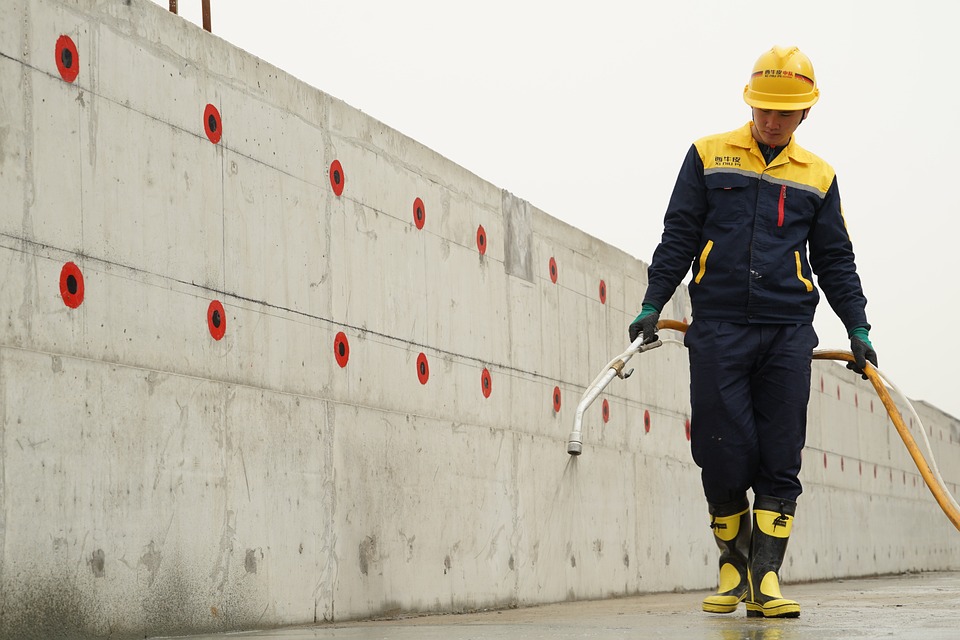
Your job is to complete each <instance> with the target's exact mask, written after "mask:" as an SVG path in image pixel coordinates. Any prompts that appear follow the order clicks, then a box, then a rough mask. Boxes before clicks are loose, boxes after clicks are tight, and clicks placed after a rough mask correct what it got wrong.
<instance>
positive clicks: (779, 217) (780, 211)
mask: <svg viewBox="0 0 960 640" xmlns="http://www.w3.org/2000/svg"><path fill="white" fill-rule="evenodd" d="M786 199H787V185H785V184H782V185H780V203H779V204H778V205H777V226H778V227H782V226H783V201H784V200H786Z"/></svg>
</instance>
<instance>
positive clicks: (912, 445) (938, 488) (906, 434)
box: [657, 320, 960, 531]
mask: <svg viewBox="0 0 960 640" xmlns="http://www.w3.org/2000/svg"><path fill="white" fill-rule="evenodd" d="M687 326H688V325H687V324H686V323H684V322H679V321H677V320H661V321H660V322H659V323H658V324H657V328H659V329H671V330H673V331H680V332H685V331H686V330H687ZM813 358H814V359H815V360H840V361H844V362H853V354H851V353H850V352H848V351H817V352H815V353H814V354H813ZM864 373H865V374H866V375H867V379H868V380H870V383H871V384H872V385H873V389H874V391H876V392H877V395H878V396H880V401H881V402H882V403H883V406H884V407H886V408H887V414H888V415H889V416H890V419H891V420H893V425H894V426H895V427H896V428H897V433H899V434H900V438H901V439H902V440H903V444H905V445H906V446H907V451H909V452H910V457H911V458H913V462H914V464H916V465H917V469H918V470H919V471H920V475H921V476H922V477H923V481H924V482H925V483H926V484H927V488H928V489H930V493H932V494H933V497H934V498H935V499H936V501H937V504H939V505H940V508H941V509H943V512H944V513H945V514H946V516H947V518H949V519H950V522H952V523H953V526H954V527H956V528H957V530H958V531H960V511H957V508H956V506H955V502H954V501H953V500H951V498H950V496H949V494H948V493H947V489H946V487H943V486H942V485H941V484H940V482H939V481H938V480H937V478H936V477H935V476H934V474H933V471H931V469H930V465H929V464H927V460H926V458H924V457H923V453H922V452H921V451H920V448H919V447H918V446H917V441H916V440H914V439H913V435H912V434H911V433H910V430H909V429H907V425H906V424H905V423H904V421H903V416H902V415H901V414H900V410H899V409H898V408H897V405H896V404H894V402H893V399H892V398H891V397H890V392H889V391H887V387H886V385H884V383H883V380H882V379H881V378H880V376H879V374H877V370H876V369H874V368H873V365H871V364H870V363H867V367H866V369H864Z"/></svg>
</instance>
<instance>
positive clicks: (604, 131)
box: [153, 0, 960, 417]
mask: <svg viewBox="0 0 960 640" xmlns="http://www.w3.org/2000/svg"><path fill="white" fill-rule="evenodd" d="M153 1H154V2H156V3H157V4H159V5H162V6H164V7H166V6H168V2H167V0H153ZM179 4H180V13H181V15H182V16H183V18H184V19H186V20H189V21H191V22H193V23H195V24H200V22H201V17H200V5H201V2H200V0H180V3H179ZM212 5H213V7H212V24H213V32H214V34H216V35H218V36H219V37H222V38H224V39H225V40H227V41H229V42H231V43H233V44H235V45H236V46H238V47H240V48H242V49H245V50H246V51H248V52H250V53H252V54H254V55H256V56H258V57H260V58H263V59H264V60H266V61H267V62H270V63H271V64H274V65H276V66H278V67H280V68H281V69H283V70H284V71H287V72H288V73H290V74H292V75H294V76H296V77H297V78H300V79H301V80H303V81H305V82H307V83H308V84H310V85H312V86H314V87H316V88H318V89H320V90H322V91H324V92H326V93H328V94H330V95H333V96H335V97H337V98H339V99H341V100H343V101H345V102H347V103H348V104H350V105H351V106H353V107H356V108H357V109H360V110H362V111H363V112H365V113H367V114H368V115H370V116H372V117H374V118H377V119H378V120H380V121H382V122H384V123H385V124H387V125H389V126H390V127H393V128H394V129H397V130H399V131H400V132H402V133H404V134H406V135H408V136H410V137H411V138H414V139H416V140H417V141H419V142H421V143H423V144H424V145H426V146H428V147H430V148H432V149H434V150H435V151H437V152H439V153H440V154H442V155H443V156H445V157H447V158H449V159H450V160H452V161H453V162H456V163H457V164H459V165H462V166H463V167H465V168H467V169H469V170H470V171H472V172H473V173H475V174H477V175H479V176H480V177H481V178H483V179H485V180H488V181H489V182H491V183H493V184H494V185H496V186H498V187H502V188H504V189H507V190H509V191H511V192H512V193H514V194H515V195H517V196H519V197H521V198H523V199H525V200H527V201H529V202H531V203H532V204H533V205H535V206H537V207H538V208H540V209H542V210H544V211H546V212H547V213H549V214H550V215H552V216H555V217H557V218H559V219H561V220H564V221H566V222H568V223H570V224H572V225H574V226H576V227H578V228H580V229H582V230H584V231H585V232H587V233H589V234H591V235H593V236H596V237H597V238H600V239H601V240H603V241H605V242H607V243H610V244H613V245H615V246H617V247H619V248H621V249H623V250H625V251H627V252H628V253H630V254H632V255H634V256H636V257H638V258H640V259H642V260H644V261H645V262H648V263H649V261H650V258H651V256H652V254H653V250H654V248H655V247H656V245H657V243H658V241H659V239H660V233H661V231H662V221H663V213H664V209H665V206H666V203H667V200H668V198H669V196H670V192H671V190H672V188H673V183H674V180H675V178H676V175H677V171H678V170H679V167H680V163H681V160H682V159H683V156H684V154H685V153H686V151H687V149H688V148H689V146H690V144H691V143H692V142H693V140H695V139H696V138H699V137H701V136H703V135H706V134H709V133H718V132H721V131H728V130H730V129H734V128H736V127H738V126H740V125H742V124H744V123H745V122H747V120H748V119H749V116H750V113H749V108H748V107H747V106H746V105H745V104H744V103H743V99H742V92H743V86H744V85H745V84H746V81H747V78H748V76H749V73H750V71H751V69H752V66H753V63H754V61H755V60H756V58H757V57H758V56H759V55H760V54H761V53H762V52H763V51H765V50H767V49H769V48H770V47H771V46H772V45H774V44H783V45H789V44H796V45H798V46H799V47H800V48H801V49H802V50H803V51H804V52H805V53H806V54H807V55H809V56H810V58H811V59H812V61H813V64H814V68H815V71H816V75H817V81H818V85H819V87H820V90H821V99H820V102H819V103H818V104H817V105H816V106H815V107H814V108H813V110H812V112H811V115H810V118H809V119H808V120H807V122H805V123H804V124H803V125H801V127H800V129H799V130H798V131H797V134H796V136H797V139H798V141H799V142H800V144H801V145H802V146H804V147H806V148H807V149H808V150H810V151H812V152H814V153H816V154H817V155H819V156H821V157H823V158H824V159H826V160H827V161H828V162H830V163H831V164H832V165H833V166H834V168H835V169H836V171H837V176H838V180H839V185H840V192H841V195H842V197H843V204H844V213H845V215H846V219H847V224H848V227H849V230H850V232H851V235H852V237H853V241H854V248H855V250H856V253H857V262H858V266H859V271H860V275H861V279H862V280H863V283H864V290H865V293H866V295H867V298H868V300H869V303H868V306H867V315H868V318H869V320H870V322H871V323H872V324H873V327H874V328H873V330H872V331H871V333H870V335H871V338H872V340H873V343H874V346H875V347H876V349H877V352H878V354H879V360H880V368H881V370H882V371H884V372H885V373H886V374H887V375H888V376H889V377H890V379H891V380H893V381H894V382H895V383H896V384H897V385H898V386H899V387H900V388H902V389H903V390H904V391H905V392H906V393H907V394H908V395H909V396H911V397H912V398H914V399H922V400H926V401H928V402H930V403H931V404H934V405H936V406H938V407H940V408H941V409H943V410H945V411H947V412H949V413H951V414H953V415H954V416H957V417H960V388H958V374H957V373H956V371H955V370H954V367H955V365H956V363H957V362H958V361H960V335H958V333H960V332H958V330H957V324H956V323H957V320H958V318H960V284H958V280H957V278H958V273H960V268H958V264H957V263H958V260H960V256H958V255H957V253H958V252H957V250H956V246H957V245H958V243H960V195H958V189H957V186H958V183H960V177H958V168H957V165H955V164H953V162H952V156H953V154H954V153H956V151H955V148H956V145H957V140H958V137H960V136H958V133H960V131H958V130H960V78H958V75H957V72H956V69H957V59H958V55H957V54H958V49H957V47H956V45H955V44H954V42H955V40H956V30H957V27H958V25H960V3H958V2H954V1H952V0H940V1H930V0H927V1H924V0H914V2H911V3H905V2H897V3H879V2H866V1H843V2H841V1H838V0H806V1H805V2H797V3H776V4H771V3H764V2H759V1H757V0H752V1H750V2H746V1H739V0H738V1H730V0H728V1H725V2H717V1H716V0H696V1H681V0H677V1H662V2H656V3H654V2H639V1H637V2H627V1H626V0H622V1H619V2H615V1H612V0H594V1H593V2H590V3H587V2H582V1H579V2H572V1H567V0H526V1H525V0H485V1H484V2H466V1H460V2H458V1H455V0H405V1H403V2H396V1H393V0H381V1H375V0H352V1H343V0H340V1H337V2H332V1H331V2H328V1H326V0H274V1H272V2H267V1H265V0H228V1H218V0H212ZM635 306H636V307H637V310H639V307H640V300H637V301H636V305H635ZM815 325H816V329H817V332H818V333H819V335H820V346H821V347H822V348H841V349H848V348H849V341H848V340H847V338H846V334H845V331H844V330H843V327H842V325H841V323H840V321H839V320H838V319H837V317H836V316H835V315H834V314H833V312H832V311H831V310H830V308H829V306H828V305H827V304H826V301H823V302H822V303H821V305H820V309H819V311H818V314H817V319H816V321H815ZM624 335H626V327H624ZM624 340H625V341H626V338H624ZM612 355H614V354H611V356H612ZM590 373H591V374H592V373H593V372H590Z"/></svg>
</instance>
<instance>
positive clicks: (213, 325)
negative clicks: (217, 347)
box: [207, 300, 227, 340]
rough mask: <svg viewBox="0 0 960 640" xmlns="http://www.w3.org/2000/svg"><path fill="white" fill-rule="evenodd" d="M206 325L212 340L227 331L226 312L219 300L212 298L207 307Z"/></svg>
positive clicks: (220, 336) (217, 338)
mask: <svg viewBox="0 0 960 640" xmlns="http://www.w3.org/2000/svg"><path fill="white" fill-rule="evenodd" d="M207 327H208V328H209V329H210V335H212V336H213V339H214V340H219V339H220V338H222V337H223V334H225V333H226V332H227V314H226V313H224V311H223V305H222V304H220V301H219V300H214V301H213V302H211V303H210V306H208V307H207Z"/></svg>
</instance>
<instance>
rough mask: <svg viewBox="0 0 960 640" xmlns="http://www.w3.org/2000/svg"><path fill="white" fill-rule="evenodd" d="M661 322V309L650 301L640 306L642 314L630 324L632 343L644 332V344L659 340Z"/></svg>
mask: <svg viewBox="0 0 960 640" xmlns="http://www.w3.org/2000/svg"><path fill="white" fill-rule="evenodd" d="M658 322H660V310H659V309H657V308H656V307H655V306H653V305H652V304H650V303H649V302H646V303H644V305H643V306H642V307H640V315H638V316H637V317H636V318H635V319H634V321H633V322H632V323H631V324H630V332H629V333H630V344H633V341H634V340H636V339H637V337H638V336H639V335H640V334H641V333H642V334H643V344H650V343H651V342H656V341H657V323H658Z"/></svg>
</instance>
